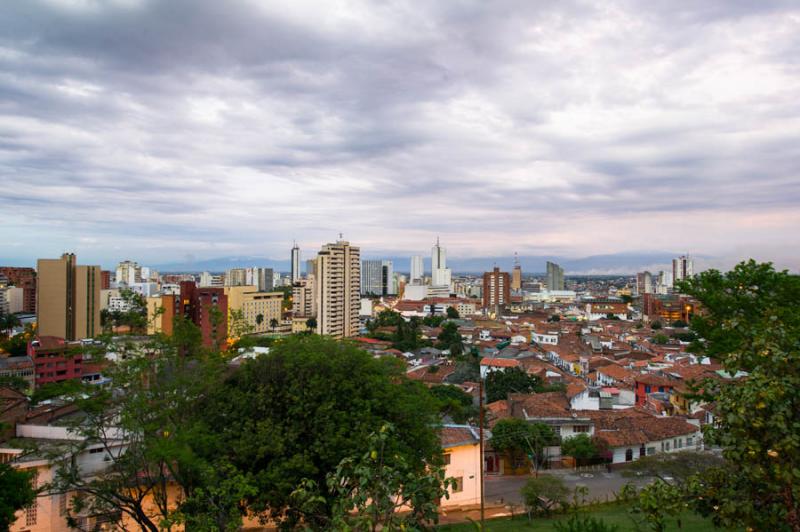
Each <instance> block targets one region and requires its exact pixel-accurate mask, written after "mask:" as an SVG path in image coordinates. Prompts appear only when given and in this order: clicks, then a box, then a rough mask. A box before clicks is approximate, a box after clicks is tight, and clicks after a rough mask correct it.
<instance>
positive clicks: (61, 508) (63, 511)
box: [58, 493, 67, 515]
mask: <svg viewBox="0 0 800 532" xmlns="http://www.w3.org/2000/svg"><path fill="white" fill-rule="evenodd" d="M58 515H67V494H66V493H62V494H61V495H59V496H58Z"/></svg>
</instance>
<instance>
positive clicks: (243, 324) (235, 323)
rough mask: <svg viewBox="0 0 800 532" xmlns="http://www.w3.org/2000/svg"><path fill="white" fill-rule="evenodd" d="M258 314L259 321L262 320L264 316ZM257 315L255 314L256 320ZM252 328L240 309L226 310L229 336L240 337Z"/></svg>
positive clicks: (248, 332)
mask: <svg viewBox="0 0 800 532" xmlns="http://www.w3.org/2000/svg"><path fill="white" fill-rule="evenodd" d="M258 316H261V321H262V322H263V321H264V316H263V315H262V314H259V315H258ZM258 316H256V322H258ZM259 325H260V324H259ZM253 329H254V327H253V326H252V325H251V324H250V323H248V321H247V318H245V317H244V311H243V310H242V309H233V310H230V311H229V312H228V330H230V333H231V336H233V337H236V338H241V337H242V336H245V335H247V334H250V333H252V332H253Z"/></svg>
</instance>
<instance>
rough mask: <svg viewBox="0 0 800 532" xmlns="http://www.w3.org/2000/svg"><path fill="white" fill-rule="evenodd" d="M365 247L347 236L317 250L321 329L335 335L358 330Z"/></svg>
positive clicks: (319, 325)
mask: <svg viewBox="0 0 800 532" xmlns="http://www.w3.org/2000/svg"><path fill="white" fill-rule="evenodd" d="M360 259H361V251H360V249H359V248H357V247H353V246H351V245H350V243H349V242H347V241H345V240H339V241H338V242H336V243H335V244H326V245H324V246H322V249H321V250H320V252H319V253H318V254H317V260H316V267H315V273H316V275H315V276H314V278H315V285H314V292H315V296H314V299H315V304H316V319H317V332H318V333H319V334H326V335H330V336H333V337H335V338H344V337H349V336H355V335H356V334H358V327H359V309H360V305H361V302H360V285H361V260H360Z"/></svg>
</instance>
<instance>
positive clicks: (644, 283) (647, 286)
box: [636, 271, 654, 295]
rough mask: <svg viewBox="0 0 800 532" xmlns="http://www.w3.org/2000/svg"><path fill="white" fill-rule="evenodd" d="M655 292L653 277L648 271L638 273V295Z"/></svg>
mask: <svg viewBox="0 0 800 532" xmlns="http://www.w3.org/2000/svg"><path fill="white" fill-rule="evenodd" d="M653 292H654V290H653V275H652V274H651V273H650V272H648V271H643V272H639V273H637V274H636V295H644V294H652V293H653Z"/></svg>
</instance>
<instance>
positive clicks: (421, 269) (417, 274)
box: [408, 255, 425, 284]
mask: <svg viewBox="0 0 800 532" xmlns="http://www.w3.org/2000/svg"><path fill="white" fill-rule="evenodd" d="M424 276H425V264H424V263H423V261H422V255H414V256H413V257H411V272H410V275H409V279H408V282H409V283H411V284H422V281H423V280H424Z"/></svg>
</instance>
